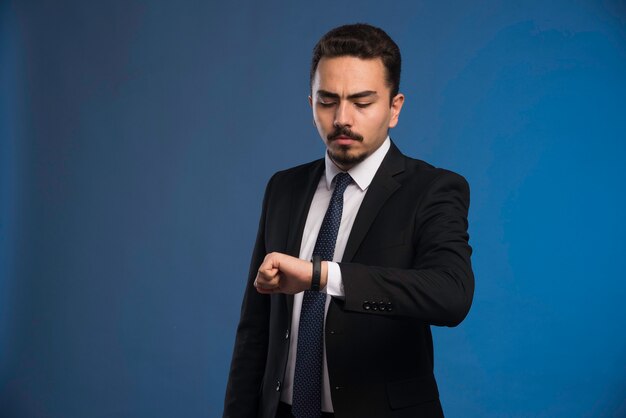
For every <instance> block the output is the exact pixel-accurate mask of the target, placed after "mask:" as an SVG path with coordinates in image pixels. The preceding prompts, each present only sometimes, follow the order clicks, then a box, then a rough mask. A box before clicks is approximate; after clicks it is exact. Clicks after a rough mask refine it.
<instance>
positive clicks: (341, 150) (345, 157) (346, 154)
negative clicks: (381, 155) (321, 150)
mask: <svg viewBox="0 0 626 418" xmlns="http://www.w3.org/2000/svg"><path fill="white" fill-rule="evenodd" d="M340 136H347V137H348V138H352V139H354V140H355V141H359V142H363V136H362V135H360V134H358V133H356V132H353V131H351V130H350V129H349V128H348V127H346V126H341V127H337V128H336V129H335V130H334V131H333V132H332V133H330V134H329V135H328V136H327V139H328V143H329V144H330V143H332V141H333V140H335V139H337V138H338V137H340ZM328 156H329V157H330V159H331V160H333V161H334V162H335V164H336V165H337V166H339V167H348V168H350V167H353V166H355V165H357V164H358V163H360V162H361V161H363V160H365V158H367V152H362V153H359V154H355V153H354V152H351V149H350V146H348V145H340V146H339V147H338V149H336V150H333V149H332V148H331V147H330V146H328Z"/></svg>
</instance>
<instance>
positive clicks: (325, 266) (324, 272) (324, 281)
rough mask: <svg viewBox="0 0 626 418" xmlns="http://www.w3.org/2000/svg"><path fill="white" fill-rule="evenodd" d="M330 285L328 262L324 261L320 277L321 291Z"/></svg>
mask: <svg viewBox="0 0 626 418" xmlns="http://www.w3.org/2000/svg"><path fill="white" fill-rule="evenodd" d="M327 284H328V261H322V272H321V275H320V289H324V288H325V287H326V285H327Z"/></svg>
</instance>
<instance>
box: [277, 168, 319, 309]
mask: <svg viewBox="0 0 626 418" xmlns="http://www.w3.org/2000/svg"><path fill="white" fill-rule="evenodd" d="M323 173H324V160H318V161H315V162H314V163H313V165H312V167H311V169H310V170H308V172H307V173H306V175H304V176H301V177H300V178H298V179H296V181H294V183H293V186H292V188H291V210H290V211H289V213H290V219H289V221H288V223H287V225H289V233H288V235H287V254H289V255H291V256H293V257H298V256H299V255H300V245H301V244H302V234H303V233H304V225H305V224H306V218H307V215H308V214H309V207H310V206H311V201H312V200H313V196H314V195H315V190H316V189H317V185H318V183H319V181H320V177H321V176H322V174H323ZM286 299H287V309H288V312H289V315H291V310H292V307H293V295H287V298H286ZM289 319H290V320H291V316H290V317H289Z"/></svg>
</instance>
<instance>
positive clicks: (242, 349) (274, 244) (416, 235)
mask: <svg viewBox="0 0 626 418" xmlns="http://www.w3.org/2000/svg"><path fill="white" fill-rule="evenodd" d="M323 171H324V161H323V160H318V161H314V162H312V163H309V164H305V165H302V166H299V167H295V168H292V169H289V170H286V171H282V172H279V173H276V174H275V175H274V176H273V177H272V179H271V180H270V182H269V183H268V186H267V190H266V192H265V198H264V201H263V211H262V215H261V222H260V226H259V232H258V236H257V240H256V245H255V249H254V253H253V256H252V263H251V266H250V273H249V276H248V284H247V287H246V291H245V296H244V300H243V305H242V310H241V320H240V323H239V327H238V329H237V339H236V342H235V349H234V353H233V360H232V365H231V371H230V378H229V381H228V387H227V393H226V402H225V411H224V416H225V417H233V418H245V417H256V416H259V417H267V418H270V417H271V418H273V417H274V415H275V413H276V407H277V404H278V401H279V398H280V389H281V387H280V386H281V383H282V380H283V374H284V371H285V365H286V362H287V355H288V350H289V340H288V338H289V330H290V322H291V308H292V304H293V296H286V295H283V294H275V295H271V296H267V295H261V294H259V293H257V292H256V290H255V288H254V287H253V281H254V279H255V276H256V272H257V269H258V267H259V265H260V263H261V262H262V260H263V258H264V256H265V255H266V254H267V253H269V252H273V251H277V252H282V253H286V254H289V255H292V256H295V257H298V255H299V251H300V242H301V239H302V233H303V230H304V224H305V222H306V217H307V214H308V209H309V205H310V204H311V200H312V198H313V194H314V192H315V189H316V186H317V184H318V182H319V179H320V176H321V175H322V174H323ZM468 206H469V188H468V185H467V182H466V181H465V180H464V179H463V178H462V177H461V176H459V175H457V174H455V173H452V172H450V171H447V170H442V169H437V168H434V167H432V166H431V165H429V164H427V163H425V162H423V161H419V160H414V159H411V158H408V157H405V156H404V155H402V154H401V153H400V151H399V150H398V149H397V148H396V147H395V145H394V144H393V143H392V145H391V148H390V150H389V152H388V153H387V155H386V157H385V159H384V160H383V162H382V164H381V166H380V168H379V170H378V171H377V173H376V175H375V176H374V179H373V181H372V183H371V184H370V186H369V189H368V191H367V194H366V195H365V198H364V200H363V203H362V204H361V207H360V209H359V211H358V214H357V216H356V219H355V222H354V225H353V227H352V231H351V233H350V236H349V239H348V243H347V245H346V249H345V252H344V256H343V261H342V262H341V263H340V264H339V266H340V269H341V274H342V279H343V283H344V288H345V300H340V299H337V298H333V299H332V301H331V303H330V307H329V309H328V313H327V317H326V327H325V340H326V355H327V362H328V374H329V378H330V385H331V397H332V402H333V408H334V410H335V415H336V417H338V418H343V417H376V418H378V417H437V416H442V415H443V414H442V411H441V406H440V403H439V396H438V391H437V384H436V382H435V379H434V376H433V346H432V336H431V332H430V325H446V326H455V325H457V324H459V323H460V322H461V321H462V320H463V318H464V317H465V316H466V315H467V312H468V310H469V308H470V305H471V302H472V296H473V292H474V277H473V273H472V269H471V264H470V254H471V248H470V246H469V244H468V235H467V211H468Z"/></svg>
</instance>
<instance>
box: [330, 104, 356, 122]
mask: <svg viewBox="0 0 626 418" xmlns="http://www.w3.org/2000/svg"><path fill="white" fill-rule="evenodd" d="M336 109H337V110H336V111H335V121H334V123H333V125H335V127H336V128H340V127H342V126H348V127H350V126H352V108H351V106H350V103H349V102H345V101H344V102H341V103H340V104H339V105H338V106H337V108H336Z"/></svg>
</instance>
